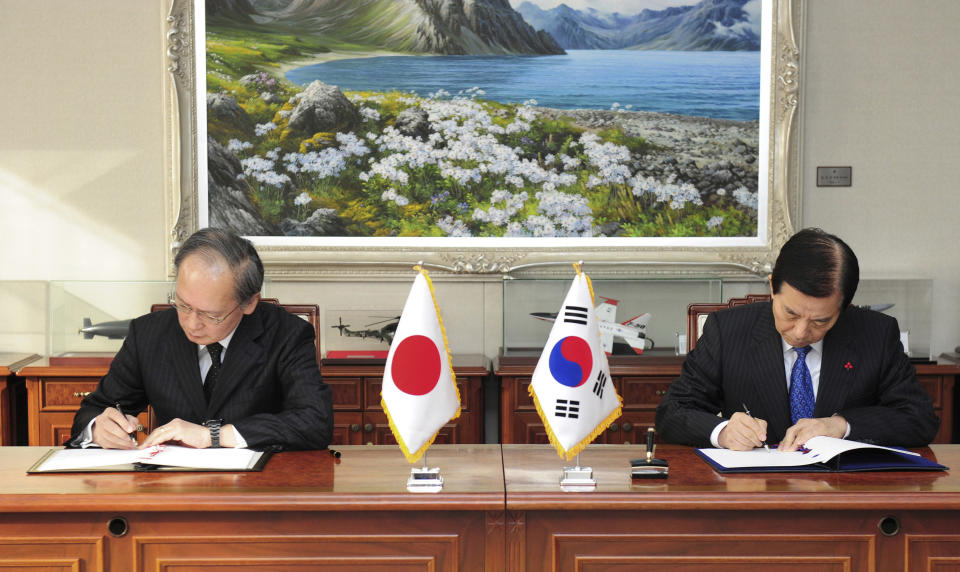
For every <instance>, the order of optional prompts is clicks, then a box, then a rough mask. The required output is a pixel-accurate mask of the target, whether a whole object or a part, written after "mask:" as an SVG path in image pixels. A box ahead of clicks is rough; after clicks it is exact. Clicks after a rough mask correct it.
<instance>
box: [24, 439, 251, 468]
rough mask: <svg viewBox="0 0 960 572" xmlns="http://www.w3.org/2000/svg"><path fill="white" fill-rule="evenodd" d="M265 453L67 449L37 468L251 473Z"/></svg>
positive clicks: (173, 448) (173, 447)
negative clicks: (155, 467) (141, 465)
mask: <svg viewBox="0 0 960 572" xmlns="http://www.w3.org/2000/svg"><path fill="white" fill-rule="evenodd" d="M261 455H262V453H261V452H260V451H253V450H250V449H232V448H224V449H192V448H190V447H180V446H177V445H157V446H155V447H150V448H149V449H133V450H122V449H96V448H91V449H63V450H60V451H56V452H54V453H53V454H52V455H50V456H49V457H48V458H47V460H46V461H44V462H43V464H41V465H40V466H39V467H37V468H36V471H38V472H46V471H69V470H76V469H90V468H94V467H111V466H116V465H130V464H133V463H146V464H151V465H164V466H171V467H186V468H192V469H224V470H230V469H237V470H241V469H249V468H252V467H253V466H254V465H256V463H257V460H258V459H259V458H260V456H261Z"/></svg>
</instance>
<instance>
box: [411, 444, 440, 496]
mask: <svg viewBox="0 0 960 572" xmlns="http://www.w3.org/2000/svg"><path fill="white" fill-rule="evenodd" d="M442 488H443V477H441V476H440V467H433V468H428V467H427V453H426V451H424V453H423V466H422V467H420V468H419V469H418V468H413V469H410V478H409V479H407V491H409V492H411V493H439V492H440V489H442Z"/></svg>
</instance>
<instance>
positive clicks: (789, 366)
mask: <svg viewBox="0 0 960 572" xmlns="http://www.w3.org/2000/svg"><path fill="white" fill-rule="evenodd" d="M780 344H781V345H782V347H783V370H784V374H785V379H786V381H787V394H789V393H790V374H791V372H792V371H793V364H794V363H795V362H796V361H797V351H796V348H795V347H793V346H791V345H790V344H788V343H787V342H786V340H784V339H783V337H781V338H780ZM806 362H807V369H808V370H810V379H811V380H812V381H813V398H814V400H816V398H817V392H818V391H819V390H820V365H821V364H822V363H823V340H820V341H819V342H816V343H812V344H810V351H809V352H807V359H806ZM729 422H730V421H724V422H722V423H720V424H719V425H717V426H716V427H714V428H713V431H712V432H711V433H710V443H712V444H713V446H714V447H719V446H720V441H719V438H720V432H721V431H723V428H724V427H726V426H727V423H729ZM849 435H850V422H849V421H848V422H847V431H846V433H844V435H843V438H844V439H846V438H847V436H849Z"/></svg>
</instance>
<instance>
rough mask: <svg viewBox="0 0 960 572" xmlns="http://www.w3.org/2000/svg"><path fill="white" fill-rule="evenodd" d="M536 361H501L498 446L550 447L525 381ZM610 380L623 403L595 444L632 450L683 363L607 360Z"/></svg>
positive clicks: (657, 358)
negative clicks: (620, 410)
mask: <svg viewBox="0 0 960 572" xmlns="http://www.w3.org/2000/svg"><path fill="white" fill-rule="evenodd" d="M538 359H539V356H500V359H499V362H498V366H497V368H496V372H495V373H496V375H498V376H499V377H500V382H501V387H500V391H501V394H500V439H501V442H503V443H549V442H550V441H549V439H548V437H547V434H546V431H545V430H544V427H543V421H541V420H540V416H539V415H538V414H537V410H536V407H535V406H534V404H533V399H532V398H531V397H530V392H529V388H530V379H531V377H532V375H533V370H534V369H535V368H536V366H537V360H538ZM609 361H610V377H611V378H612V381H613V385H614V387H616V389H617V394H619V395H620V397H621V398H622V399H623V413H622V415H621V416H620V417H619V418H618V419H617V420H616V421H614V422H613V423H611V424H610V427H608V428H607V430H606V431H605V432H604V434H603V435H601V436H599V437H598V438H597V440H596V441H594V442H595V443H606V444H616V445H623V444H634V443H643V442H645V441H646V434H647V428H648V427H653V424H654V416H655V414H656V409H657V405H658V404H659V403H660V399H661V398H662V397H663V396H664V395H665V394H666V391H667V388H668V387H670V382H671V381H673V379H674V378H675V377H677V375H679V373H680V365H681V364H682V363H683V358H682V357H677V356H674V355H656V354H654V353H651V352H647V353H645V354H644V355H642V356H610V358H609Z"/></svg>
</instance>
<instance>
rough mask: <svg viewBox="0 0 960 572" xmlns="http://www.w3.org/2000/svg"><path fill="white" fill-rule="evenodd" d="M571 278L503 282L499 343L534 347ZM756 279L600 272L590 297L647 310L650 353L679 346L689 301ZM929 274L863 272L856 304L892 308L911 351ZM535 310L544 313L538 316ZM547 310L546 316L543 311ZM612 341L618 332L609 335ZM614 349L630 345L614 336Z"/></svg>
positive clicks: (920, 326)
mask: <svg viewBox="0 0 960 572" xmlns="http://www.w3.org/2000/svg"><path fill="white" fill-rule="evenodd" d="M571 279H572V277H571ZM571 279H507V280H504V282H503V349H504V353H505V354H515V355H516V354H522V353H525V352H530V353H536V352H539V351H540V350H542V348H543V345H544V344H545V343H546V341H547V336H549V334H550V328H551V327H552V325H553V324H552V322H550V321H549V318H550V317H549V316H543V314H555V313H556V312H557V310H558V309H559V308H560V305H561V304H562V303H563V298H564V296H565V295H566V293H567V289H568V288H569V287H570V282H571ZM767 284H768V283H767V281H766V280H764V279H762V278H757V279H756V280H743V279H738V280H726V279H597V280H593V291H594V295H595V296H596V300H595V303H596V304H597V305H600V304H601V303H603V301H604V298H607V299H612V300H615V301H616V314H615V316H616V318H615V319H616V321H617V322H619V323H623V322H625V321H628V320H630V319H631V318H634V317H635V316H638V315H640V314H643V313H649V314H650V315H651V317H650V321H649V323H648V324H647V327H646V333H647V336H648V337H649V338H651V339H652V340H653V348H654V352H655V353H660V352H665V351H670V352H671V353H683V351H679V352H677V349H678V345H680V344H678V337H679V338H680V339H684V334H685V332H686V320H687V305H688V304H691V303H715V302H726V301H727V300H728V299H730V298H732V297H743V296H746V295H748V294H767V293H769V286H768V285H767ZM932 298H933V280H929V279H863V280H861V281H860V285H859V287H858V289H857V294H856V296H855V298H854V300H853V303H854V304H857V305H860V306H870V307H872V308H874V309H876V310H878V311H882V312H883V313H885V314H888V315H890V316H893V317H895V318H896V319H897V321H898V322H899V324H900V330H901V331H902V336H901V338H902V340H903V341H904V346H905V347H906V349H907V350H908V353H909V354H910V356H911V357H913V358H917V359H923V358H927V357H929V353H930V351H931V346H932V344H931V339H932V336H933V318H932ZM534 314H541V319H537V317H536V316H534ZM543 318H546V319H543ZM614 341H615V343H616V342H622V341H623V340H622V339H617V338H616V337H615V338H614ZM614 350H615V351H614V352H613V353H614V354H617V353H629V352H630V348H629V346H625V345H620V344H618V345H617V347H615V348H614Z"/></svg>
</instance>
